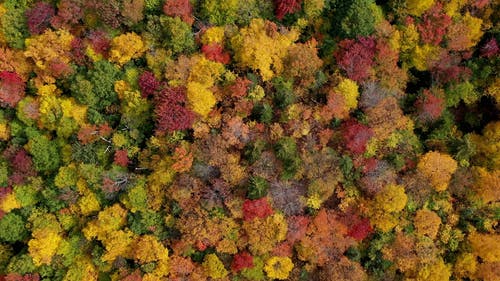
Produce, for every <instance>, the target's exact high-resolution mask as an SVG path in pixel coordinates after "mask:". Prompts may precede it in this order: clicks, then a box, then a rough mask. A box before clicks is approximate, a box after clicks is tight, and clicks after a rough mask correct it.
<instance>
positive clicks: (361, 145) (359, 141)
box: [342, 119, 373, 154]
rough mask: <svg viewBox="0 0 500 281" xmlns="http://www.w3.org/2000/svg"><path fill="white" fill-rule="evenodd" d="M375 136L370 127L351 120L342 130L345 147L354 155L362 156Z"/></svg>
mask: <svg viewBox="0 0 500 281" xmlns="http://www.w3.org/2000/svg"><path fill="white" fill-rule="evenodd" d="M372 136H373V131H372V129H371V128H370V127H368V126H366V125H363V124H361V123H359V122H358V121H356V120H354V119H351V120H349V121H347V122H346V123H345V124H344V125H343V128H342V137H343V139H344V142H345V146H346V147H347V149H348V150H349V151H351V152H352V153H354V154H362V153H364V152H365V150H366V145H367V144H368V141H369V140H370V138H371V137H372Z"/></svg>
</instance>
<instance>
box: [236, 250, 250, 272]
mask: <svg viewBox="0 0 500 281" xmlns="http://www.w3.org/2000/svg"><path fill="white" fill-rule="evenodd" d="M253 266H254V264H253V257H252V256H251V255H250V254H249V253H248V252H242V253H238V254H236V255H234V258H233V262H232V263H231V269H232V270H233V271H235V272H238V271H240V270H242V269H245V268H252V267H253Z"/></svg>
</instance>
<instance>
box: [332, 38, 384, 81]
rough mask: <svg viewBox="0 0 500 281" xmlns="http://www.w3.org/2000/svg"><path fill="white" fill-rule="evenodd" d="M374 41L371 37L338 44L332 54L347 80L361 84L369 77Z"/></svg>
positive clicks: (373, 54)
mask: <svg viewBox="0 0 500 281" xmlns="http://www.w3.org/2000/svg"><path fill="white" fill-rule="evenodd" d="M375 47H376V42H375V39H374V38H373V37H371V36H369V37H360V38H358V40H353V39H345V40H342V41H341V42H340V43H339V49H338V50H337V51H336V52H335V53H334V56H335V59H336V60H337V63H338V65H339V67H340V68H341V69H342V70H344V71H345V72H346V73H347V77H349V79H351V80H354V81H356V82H361V81H363V80H364V79H366V78H368V77H369V76H370V70H371V67H372V66H373V64H374V57H375V51H376V48H375Z"/></svg>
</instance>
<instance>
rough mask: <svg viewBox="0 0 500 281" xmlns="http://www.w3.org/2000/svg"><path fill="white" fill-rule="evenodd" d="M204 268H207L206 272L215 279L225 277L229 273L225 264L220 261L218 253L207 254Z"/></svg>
mask: <svg viewBox="0 0 500 281" xmlns="http://www.w3.org/2000/svg"><path fill="white" fill-rule="evenodd" d="M203 268H204V269H205V272H206V274H207V275H208V276H209V277H211V278H214V279H217V278H224V277H226V276H227V274H228V271H227V270H226V268H225V267H224V264H223V263H222V262H221V261H220V259H219V257H217V255H216V254H208V255H206V256H205V260H204V261H203Z"/></svg>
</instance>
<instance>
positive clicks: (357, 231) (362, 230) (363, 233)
mask: <svg viewBox="0 0 500 281" xmlns="http://www.w3.org/2000/svg"><path fill="white" fill-rule="evenodd" d="M372 232H373V228H372V226H371V225H370V220H369V219H367V218H363V219H359V220H358V221H356V222H355V223H354V224H352V225H351V227H350V228H349V231H348V232H347V235H348V236H350V237H352V238H354V239H356V240H358V241H361V240H363V239H365V238H366V237H367V236H368V235H370V233H372Z"/></svg>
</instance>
